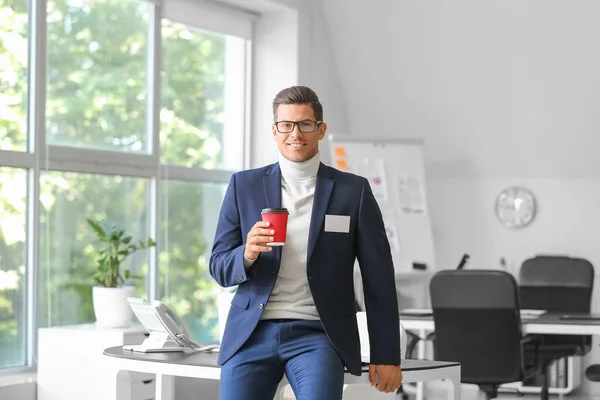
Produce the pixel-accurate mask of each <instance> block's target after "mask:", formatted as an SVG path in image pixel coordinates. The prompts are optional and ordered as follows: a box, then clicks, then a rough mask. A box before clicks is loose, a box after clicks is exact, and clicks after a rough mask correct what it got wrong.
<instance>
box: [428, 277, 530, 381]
mask: <svg viewBox="0 0 600 400" xmlns="http://www.w3.org/2000/svg"><path fill="white" fill-rule="evenodd" d="M430 295H431V306H432V309H433V318H434V321H435V344H434V346H435V358H436V359H437V360H440V361H457V362H460V363H461V375H462V381H463V382H465V383H473V384H500V383H506V382H515V381H519V380H520V379H521V378H522V374H523V361H522V360H523V357H522V349H521V317H520V314H519V297H518V292H517V283H516V281H515V279H514V277H513V276H512V275H511V274H509V273H507V272H506V271H496V270H445V271H440V272H438V273H436V274H435V275H434V276H433V277H432V278H431V282H430Z"/></svg>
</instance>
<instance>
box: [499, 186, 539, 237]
mask: <svg viewBox="0 0 600 400" xmlns="http://www.w3.org/2000/svg"><path fill="white" fill-rule="evenodd" d="M495 211H496V217H497V218H498V220H499V221H500V223H501V224H502V225H504V226H505V227H507V228H510V229H518V228H524V227H526V226H527V225H529V224H530V223H531V221H533V219H534V218H535V212H536V201H535V196H534V195H533V193H531V192H530V191H529V190H528V189H526V188H524V187H520V186H511V187H508V188H506V189H504V190H503V191H502V192H500V194H498V197H496V205H495Z"/></svg>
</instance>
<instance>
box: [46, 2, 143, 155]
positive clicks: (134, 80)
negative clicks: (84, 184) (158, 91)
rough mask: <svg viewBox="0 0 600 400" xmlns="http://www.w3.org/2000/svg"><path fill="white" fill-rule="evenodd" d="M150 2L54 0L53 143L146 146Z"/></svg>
mask: <svg viewBox="0 0 600 400" xmlns="http://www.w3.org/2000/svg"><path fill="white" fill-rule="evenodd" d="M149 9H150V4H148V3H141V2H140V3H138V2H134V1H123V0H91V1H90V0H87V1H81V0H58V1H53V0H51V1H48V17H47V23H48V72H47V74H48V79H47V80H48V86H47V95H46V97H47V100H46V126H47V130H46V138H47V141H48V143H49V144H56V145H63V146H77V147H86V148H97V149H105V150H121V151H132V152H147V151H148V139H147V129H146V113H147V110H146V106H147V98H148V89H147V76H146V75H147V62H148V57H147V42H148V38H147V37H148V22H149Z"/></svg>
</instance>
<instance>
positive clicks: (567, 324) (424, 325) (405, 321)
mask: <svg viewBox="0 0 600 400" xmlns="http://www.w3.org/2000/svg"><path fill="white" fill-rule="evenodd" d="M562 315H563V314H562V313H560V314H555V313H546V314H543V315H540V316H539V317H527V318H521V324H522V325H523V333H524V334H533V333H537V334H555V335H600V320H564V319H561V318H560V317H561V316H562ZM400 322H401V323H402V326H404V329H406V330H410V331H424V332H425V333H426V332H432V331H434V330H435V324H434V322H433V316H432V315H428V316H414V315H410V316H409V315H404V314H402V310H401V311H400ZM421 333H423V332H421ZM421 333H420V335H421Z"/></svg>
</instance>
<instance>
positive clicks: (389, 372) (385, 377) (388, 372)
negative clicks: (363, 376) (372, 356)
mask: <svg viewBox="0 0 600 400" xmlns="http://www.w3.org/2000/svg"><path fill="white" fill-rule="evenodd" d="M369 382H370V383H371V386H373V387H374V388H375V389H377V390H379V391H380V392H384V393H391V392H395V391H396V390H398V388H399V387H400V384H401V383H402V370H400V367H399V366H398V365H373V364H371V365H369Z"/></svg>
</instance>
